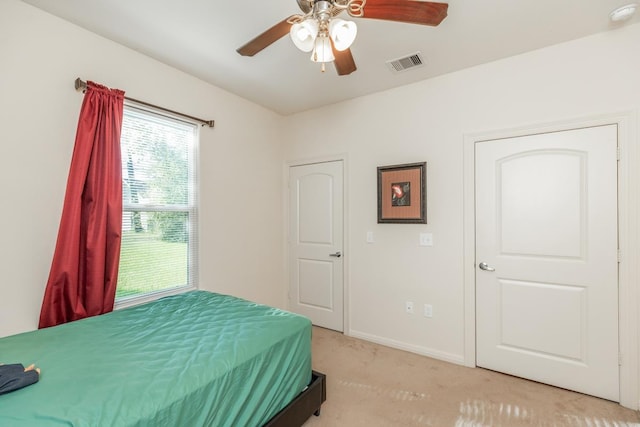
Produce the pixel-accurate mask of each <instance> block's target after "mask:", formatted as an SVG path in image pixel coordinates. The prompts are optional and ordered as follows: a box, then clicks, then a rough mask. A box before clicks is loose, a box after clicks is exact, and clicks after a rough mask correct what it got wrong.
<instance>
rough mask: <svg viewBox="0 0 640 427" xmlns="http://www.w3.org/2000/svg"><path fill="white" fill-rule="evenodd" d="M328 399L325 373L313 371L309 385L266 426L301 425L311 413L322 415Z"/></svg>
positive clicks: (265, 426) (287, 426) (289, 426)
mask: <svg viewBox="0 0 640 427" xmlns="http://www.w3.org/2000/svg"><path fill="white" fill-rule="evenodd" d="M325 400H327V378H326V375H325V374H322V373H320V372H316V371H312V373H311V382H310V383H309V386H307V388H306V389H304V391H303V392H302V393H300V394H299V395H298V396H297V397H296V398H295V399H293V400H292V401H291V403H289V404H288V405H287V406H286V407H285V408H284V409H283V410H281V411H280V412H278V413H277V414H276V415H274V417H273V418H271V420H269V422H267V423H266V424H265V425H264V427H294V426H301V425H302V424H304V422H305V421H307V420H308V419H309V417H311V415H312V414H313V415H315V416H318V415H320V406H322V402H324V401H325Z"/></svg>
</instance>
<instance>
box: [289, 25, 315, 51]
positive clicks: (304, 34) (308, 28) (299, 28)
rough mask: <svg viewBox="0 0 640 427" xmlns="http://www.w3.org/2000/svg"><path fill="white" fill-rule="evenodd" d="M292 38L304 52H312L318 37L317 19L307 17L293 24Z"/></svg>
mask: <svg viewBox="0 0 640 427" xmlns="http://www.w3.org/2000/svg"><path fill="white" fill-rule="evenodd" d="M289 34H290V35H291V40H293V44H295V45H296V47H297V48H298V49H300V50H301V51H303V52H311V51H312V50H313V47H314V42H315V41H316V38H317V37H318V22H317V21H316V20H315V19H307V20H306V21H302V22H300V23H297V24H293V25H292V26H291V31H290V32H289Z"/></svg>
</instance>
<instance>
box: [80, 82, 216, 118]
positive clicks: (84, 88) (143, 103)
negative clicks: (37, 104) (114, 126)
mask: <svg viewBox="0 0 640 427" xmlns="http://www.w3.org/2000/svg"><path fill="white" fill-rule="evenodd" d="M75 86H76V90H82V91H85V90H86V89H87V82H85V81H83V80H82V79H80V77H78V78H77V79H76V82H75ZM124 99H126V100H128V101H132V102H135V103H136V104H141V105H144V106H147V107H151V108H155V109H158V110H162V111H166V112H167V113H171V114H175V115H177V116H182V117H185V118H187V119H191V120H193V121H196V122H198V123H200V124H201V125H202V126H209V127H210V128H212V127H213V126H214V124H215V120H203V119H199V118H197V117H193V116H189V115H187V114H184V113H179V112H177V111H173V110H169V109H168V108H164V107H159V106H157V105H153V104H149V103H148V102H144V101H140V100H138V99H133V98H129V97H127V96H125V97H124Z"/></svg>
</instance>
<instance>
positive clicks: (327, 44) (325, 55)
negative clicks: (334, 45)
mask: <svg viewBox="0 0 640 427" xmlns="http://www.w3.org/2000/svg"><path fill="white" fill-rule="evenodd" d="M335 59H336V58H335V56H333V49H331V40H329V37H327V36H320V37H318V38H316V41H315V43H314V47H313V52H312V53H311V60H312V61H313V62H331V61H333V60H335Z"/></svg>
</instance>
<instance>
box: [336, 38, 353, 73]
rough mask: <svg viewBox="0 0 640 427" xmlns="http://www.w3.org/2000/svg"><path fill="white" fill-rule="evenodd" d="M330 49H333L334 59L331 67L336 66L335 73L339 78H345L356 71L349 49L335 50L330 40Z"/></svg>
mask: <svg viewBox="0 0 640 427" xmlns="http://www.w3.org/2000/svg"><path fill="white" fill-rule="evenodd" d="M331 49H333V56H335V58H336V59H334V61H333V65H335V66H336V71H337V72H338V75H339V76H347V75H349V74H351V73H353V72H354V71H355V70H357V68H356V62H355V61H354V60H353V55H352V54H351V49H345V50H343V51H340V50H337V49H336V47H335V46H334V45H333V40H331Z"/></svg>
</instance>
